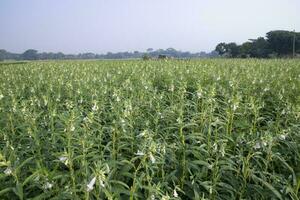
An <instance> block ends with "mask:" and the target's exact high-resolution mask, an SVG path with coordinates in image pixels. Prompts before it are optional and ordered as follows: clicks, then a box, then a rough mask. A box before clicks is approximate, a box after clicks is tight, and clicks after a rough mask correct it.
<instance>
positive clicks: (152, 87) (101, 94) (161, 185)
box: [0, 59, 300, 200]
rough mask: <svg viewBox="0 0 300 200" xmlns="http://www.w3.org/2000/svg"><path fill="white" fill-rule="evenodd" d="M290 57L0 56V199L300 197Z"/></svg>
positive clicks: (295, 85)
mask: <svg viewBox="0 0 300 200" xmlns="http://www.w3.org/2000/svg"><path fill="white" fill-rule="evenodd" d="M299 189H300V60H287V59H286V60H281V59H276V60H275V59H274V60H255V59H244V60H239V59H236V60H231V59H208V60H186V61H182V60H181V61H178V60H150V61H141V60H140V61H138V60H136V61H55V62H54V61H53V62H52V61H51V62H50V61H49V62H27V63H19V64H10V65H6V64H2V65H0V199H131V200H133V199H151V200H154V199H162V200H167V199H220V200H221V199H222V200H225V199H228V200H231V199H282V200H283V199H294V200H296V199H299V198H300V191H299Z"/></svg>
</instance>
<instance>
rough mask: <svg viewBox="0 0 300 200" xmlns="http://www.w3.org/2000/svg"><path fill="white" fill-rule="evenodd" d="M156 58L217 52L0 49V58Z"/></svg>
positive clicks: (215, 54) (169, 49) (198, 56)
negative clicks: (47, 51)
mask: <svg viewBox="0 0 300 200" xmlns="http://www.w3.org/2000/svg"><path fill="white" fill-rule="evenodd" d="M145 55H146V56H148V57H149V58H151V57H152V58H158V57H159V56H162V55H163V56H166V57H174V58H202V57H215V56H218V54H217V53H216V52H215V51H213V52H211V53H206V52H200V53H190V52H188V51H186V52H183V51H178V50H176V49H174V48H168V49H165V50H164V49H158V50H154V49H152V48H149V49H147V51H146V52H139V51H134V52H118V53H111V52H108V53H107V54H94V53H80V54H76V55H75V54H63V53H61V52H59V53H39V52H38V51H37V50H34V49H29V50H27V51H25V52H24V53H22V54H16V53H10V52H7V51H5V50H3V49H2V50H0V60H56V59H57V60H61V59H130V58H132V59H133V58H143V57H145Z"/></svg>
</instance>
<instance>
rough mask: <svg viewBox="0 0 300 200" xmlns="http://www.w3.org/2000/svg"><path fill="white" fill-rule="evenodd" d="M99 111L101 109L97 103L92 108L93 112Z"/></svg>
mask: <svg viewBox="0 0 300 200" xmlns="http://www.w3.org/2000/svg"><path fill="white" fill-rule="evenodd" d="M98 109H99V107H98V106H97V104H96V103H94V105H93V107H92V110H93V111H97V110H98Z"/></svg>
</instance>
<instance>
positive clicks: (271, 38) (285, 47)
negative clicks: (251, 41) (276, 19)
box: [267, 30, 294, 56]
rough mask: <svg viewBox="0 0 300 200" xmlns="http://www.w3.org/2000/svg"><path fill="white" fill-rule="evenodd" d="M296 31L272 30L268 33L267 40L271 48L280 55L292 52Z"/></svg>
mask: <svg viewBox="0 0 300 200" xmlns="http://www.w3.org/2000/svg"><path fill="white" fill-rule="evenodd" d="M293 37H294V33H293V32H290V31H281V30H279V31H270V32H268V33H267V41H268V43H269V44H270V48H271V50H273V51H274V52H275V53H277V54H278V55H281V56H282V55H287V54H292V52H293Z"/></svg>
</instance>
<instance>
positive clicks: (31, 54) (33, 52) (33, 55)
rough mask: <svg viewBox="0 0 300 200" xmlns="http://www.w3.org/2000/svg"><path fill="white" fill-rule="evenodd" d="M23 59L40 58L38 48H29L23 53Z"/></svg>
mask: <svg viewBox="0 0 300 200" xmlns="http://www.w3.org/2000/svg"><path fill="white" fill-rule="evenodd" d="M22 59H24V60H37V59H38V53H37V50H34V49H28V50H27V51H25V52H24V53H23V54H22Z"/></svg>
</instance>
